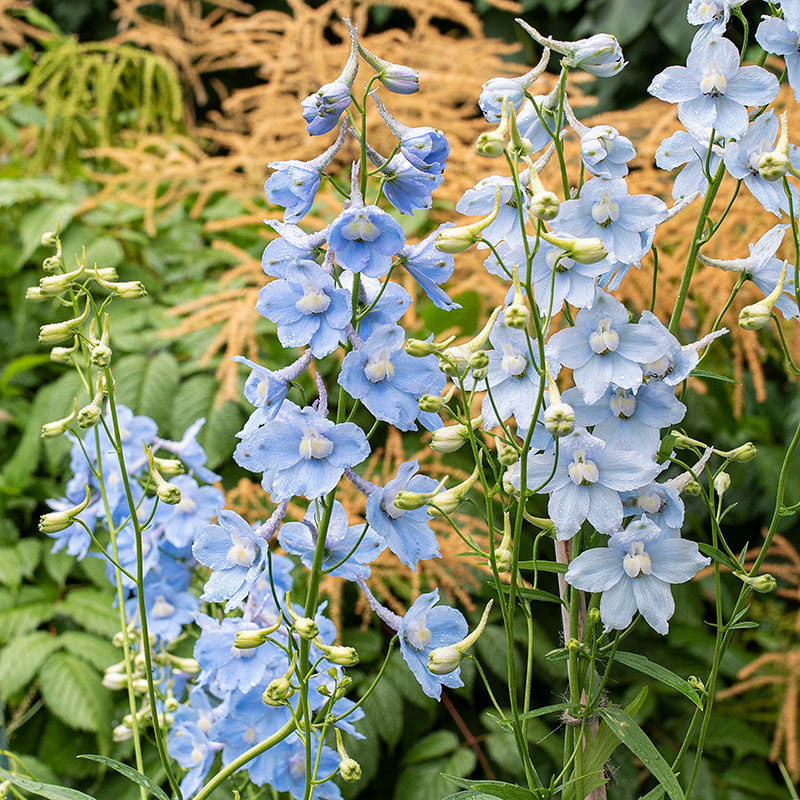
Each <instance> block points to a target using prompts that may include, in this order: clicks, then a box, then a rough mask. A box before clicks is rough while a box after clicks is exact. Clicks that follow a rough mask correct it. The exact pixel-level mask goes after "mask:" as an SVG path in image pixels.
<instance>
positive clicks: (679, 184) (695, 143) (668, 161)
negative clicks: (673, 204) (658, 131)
mask: <svg viewBox="0 0 800 800" xmlns="http://www.w3.org/2000/svg"><path fill="white" fill-rule="evenodd" d="M710 140H711V131H710V130H709V131H702V132H701V131H675V133H673V134H672V136H668V137H667V138H666V139H664V141H663V142H661V144H660V145H659V146H658V150H656V166H657V167H659V168H660V169H675V168H677V167H680V166H682V165H685V166H683V168H682V169H681V170H680V171H679V172H678V174H677V175H676V176H675V183H674V184H673V185H672V196H673V198H674V199H675V200H681V199H683V198H685V197H691V196H692V195H693V194H695V193H696V192H697V193H699V194H700V195H701V196H702V195H704V194H705V193H706V189H707V188H708V178H707V177H706V174H705V168H706V161H708V171H709V172H710V173H711V175H713V174H714V173H715V172H716V171H717V168H718V167H719V162H720V160H721V159H722V152H723V151H722V148H721V147H720V146H719V145H717V144H715V145H714V146H713V147H712V148H711V154H710V155H709V152H708V149H709V144H710Z"/></svg>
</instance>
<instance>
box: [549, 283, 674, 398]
mask: <svg viewBox="0 0 800 800" xmlns="http://www.w3.org/2000/svg"><path fill="white" fill-rule="evenodd" d="M545 350H546V353H547V357H548V359H549V360H550V362H551V364H560V365H561V366H565V367H569V368H570V369H572V370H573V378H574V380H575V384H576V386H577V387H578V388H579V389H580V390H581V393H582V394H583V397H584V400H585V401H586V402H587V403H595V402H596V401H597V400H599V399H600V398H601V397H602V395H603V393H604V392H605V391H606V389H608V387H609V386H610V385H611V384H612V383H614V384H616V385H617V386H618V387H620V388H621V389H638V388H639V386H640V385H641V383H642V365H643V364H647V363H650V362H652V361H655V360H656V359H659V358H661V357H662V356H664V355H665V354H666V353H667V351H668V350H669V345H668V342H667V340H666V339H665V338H664V337H662V336H659V335H654V329H653V327H652V326H651V325H643V324H641V323H639V324H634V323H631V322H629V317H628V312H627V311H626V310H625V306H623V305H622V303H620V302H619V300H617V299H616V298H614V297H612V296H611V295H609V294H606V293H605V292H601V291H598V293H597V296H596V298H595V301H594V304H593V305H592V307H591V308H582V309H581V310H580V311H579V312H578V315H577V316H576V318H575V325H574V327H570V328H565V329H563V330H560V331H558V332H557V333H554V334H553V335H552V336H551V337H550V340H549V341H548V342H547V344H546V345H545Z"/></svg>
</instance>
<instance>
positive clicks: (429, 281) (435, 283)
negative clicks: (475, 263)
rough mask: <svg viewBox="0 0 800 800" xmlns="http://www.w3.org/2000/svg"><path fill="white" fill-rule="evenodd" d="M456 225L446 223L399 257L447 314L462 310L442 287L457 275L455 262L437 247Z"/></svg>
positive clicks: (408, 246) (401, 263)
mask: <svg viewBox="0 0 800 800" xmlns="http://www.w3.org/2000/svg"><path fill="white" fill-rule="evenodd" d="M452 224H453V223H449V222H446V223H444V224H443V225H440V226H439V227H438V228H437V229H436V230H435V231H432V232H431V233H429V234H428V235H427V236H426V237H425V238H424V239H423V240H422V241H421V242H417V244H408V245H406V246H405V247H404V248H403V249H402V250H401V251H400V253H399V254H398V258H399V261H400V265H401V266H402V267H403V268H404V269H405V270H406V271H407V272H408V273H409V274H410V275H411V277H412V278H413V279H414V280H415V281H416V282H417V283H418V284H419V285H420V286H421V287H422V289H423V291H424V292H425V294H426V295H428V297H429V298H430V300H431V302H432V303H433V304H434V305H435V306H436V307H437V308H442V309H444V310H445V311H452V310H453V309H456V308H461V306H460V305H459V304H458V303H455V302H453V301H452V300H451V299H450V297H449V295H448V294H447V292H445V290H444V289H442V287H441V284H443V283H445V282H446V281H448V280H449V279H450V276H451V275H452V274H453V270H454V269H455V259H454V258H453V256H452V255H451V254H450V253H443V252H442V251H441V250H437V249H436V247H435V245H436V238H437V237H438V236H439V233H440V232H441V231H442V230H444V229H445V228H449V227H450V226H451V225H452ZM362 327H363V323H362Z"/></svg>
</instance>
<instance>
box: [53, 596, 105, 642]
mask: <svg viewBox="0 0 800 800" xmlns="http://www.w3.org/2000/svg"><path fill="white" fill-rule="evenodd" d="M57 611H58V613H59V614H63V615H65V616H67V617H69V618H70V619H71V620H72V621H73V622H74V623H75V624H77V625H79V626H80V627H82V628H85V629H86V630H87V631H91V632H92V633H97V634H99V635H100V636H107V637H109V638H111V637H112V636H113V635H114V634H115V633H116V632H117V631H118V630H119V618H118V617H117V613H116V611H114V610H113V609H112V608H111V590H110V587H109V591H107V592H103V591H101V590H99V589H88V588H85V589H74V590H73V591H71V592H70V593H69V594H68V595H67V596H66V597H65V598H64V599H63V600H62V601H61V602H60V603H59V604H58V609H57Z"/></svg>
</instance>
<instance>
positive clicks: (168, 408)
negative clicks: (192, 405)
mask: <svg viewBox="0 0 800 800" xmlns="http://www.w3.org/2000/svg"><path fill="white" fill-rule="evenodd" d="M114 375H115V376H119V377H118V378H117V394H118V396H119V402H120V403H122V404H123V405H126V406H128V407H129V408H131V409H132V410H133V411H134V412H135V413H136V414H144V415H146V416H148V417H152V419H154V420H155V421H156V423H157V424H158V426H159V429H162V428H166V426H167V423H168V422H169V418H170V415H171V413H172V409H173V404H174V402H175V395H176V393H177V390H178V385H179V383H180V369H179V367H178V362H177V361H176V360H175V358H174V357H173V356H171V355H170V354H169V353H159V354H158V355H157V356H155V357H153V358H150V359H147V358H145V357H143V356H128V357H126V358H125V359H122V360H121V361H120V364H119V365H118V367H117V368H116V369H115V370H114ZM190 421H193V420H190Z"/></svg>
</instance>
